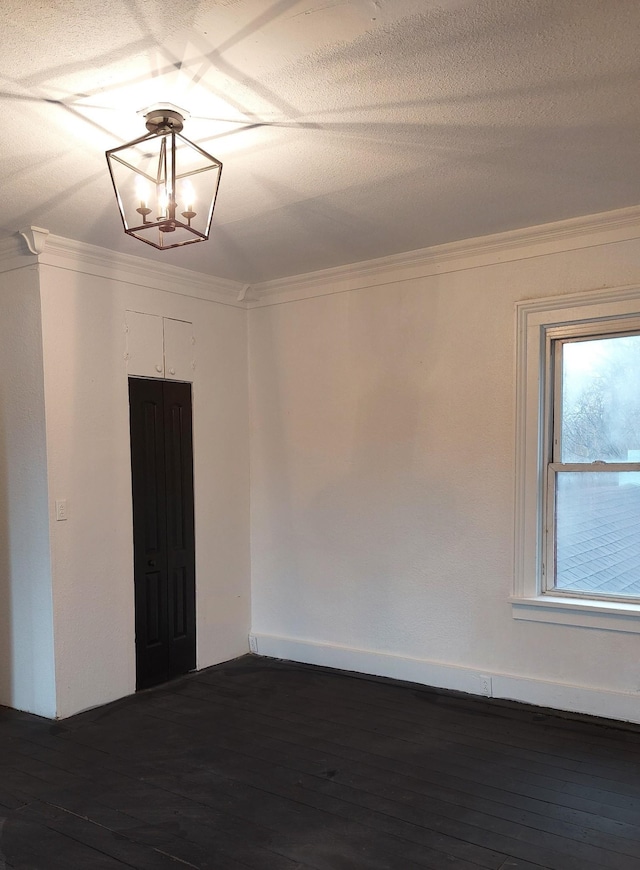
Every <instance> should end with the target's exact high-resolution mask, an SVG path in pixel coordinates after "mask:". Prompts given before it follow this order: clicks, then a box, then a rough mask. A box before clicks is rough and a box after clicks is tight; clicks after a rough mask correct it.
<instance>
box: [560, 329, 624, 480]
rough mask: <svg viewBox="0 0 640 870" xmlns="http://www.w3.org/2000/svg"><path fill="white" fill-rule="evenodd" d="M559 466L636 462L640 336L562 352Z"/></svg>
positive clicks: (574, 344) (573, 345)
mask: <svg viewBox="0 0 640 870" xmlns="http://www.w3.org/2000/svg"><path fill="white" fill-rule="evenodd" d="M561 418H562V426H561V433H562V437H561V444H562V449H561V457H560V461H561V462H565V463H566V462H595V461H603V462H638V461H640V335H622V336H614V337H611V338H601V339H592V340H586V341H585V340H582V341H569V342H566V343H564V344H563V349H562V411H561Z"/></svg>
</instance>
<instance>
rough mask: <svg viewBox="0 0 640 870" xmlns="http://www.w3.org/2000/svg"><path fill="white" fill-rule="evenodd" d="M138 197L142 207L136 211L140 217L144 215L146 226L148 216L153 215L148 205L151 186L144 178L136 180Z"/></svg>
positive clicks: (143, 219) (143, 220)
mask: <svg viewBox="0 0 640 870" xmlns="http://www.w3.org/2000/svg"><path fill="white" fill-rule="evenodd" d="M136 197H137V199H138V201H139V202H140V206H139V208H137V209H136V211H137V212H138V214H139V215H142V222H143V223H145V224H146V223H147V215H150V214H151V209H150V208H149V207H148V205H147V203H148V202H149V185H148V184H147V182H146V181H145V180H144V178H137V179H136Z"/></svg>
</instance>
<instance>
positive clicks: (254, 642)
mask: <svg viewBox="0 0 640 870" xmlns="http://www.w3.org/2000/svg"><path fill="white" fill-rule="evenodd" d="M249 649H250V650H251V652H252V653H257V652H258V638H257V637H256V636H255V634H250V635H249Z"/></svg>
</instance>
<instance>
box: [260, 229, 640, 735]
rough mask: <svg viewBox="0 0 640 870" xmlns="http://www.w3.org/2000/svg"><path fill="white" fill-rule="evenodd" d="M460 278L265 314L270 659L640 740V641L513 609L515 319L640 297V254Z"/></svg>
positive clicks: (574, 258)
mask: <svg viewBox="0 0 640 870" xmlns="http://www.w3.org/2000/svg"><path fill="white" fill-rule="evenodd" d="M636 234H637V233H636ZM498 259H499V258H498ZM455 268H456V266H455V264H453V263H449V264H448V266H447V269H448V270H449V271H448V272H447V273H446V274H440V275H438V274H432V275H430V276H428V277H423V278H419V277H417V278H412V279H410V280H403V281H397V282H395V283H394V280H393V278H390V279H389V281H388V283H387V284H386V285H385V286H377V287H369V288H368V289H360V290H352V291H350V292H341V293H337V294H335V295H325V296H316V297H313V298H307V299H302V300H300V301H291V302H288V303H285V304H277V305H272V306H268V307H261V308H260V307H258V308H254V309H253V310H252V311H250V312H249V323H250V327H249V346H250V401H251V416H252V437H251V485H252V509H251V529H252V531H251V555H252V583H253V622H252V632H253V633H254V635H255V636H256V641H257V646H258V650H259V651H260V652H261V653H264V654H266V655H275V656H283V657H290V658H294V659H298V660H301V661H310V662H317V663H321V664H327V665H336V666H338V667H343V668H347V669H353V670H360V671H364V672H370V673H377V674H387V675H390V676H395V677H400V678H405V679H413V680H417V681H419V682H424V683H430V684H433V685H441V686H449V687H451V688H457V689H463V690H466V691H476V692H479V691H480V681H479V677H480V675H481V674H486V675H489V676H491V677H492V678H493V688H494V694H496V695H502V696H503V697H512V698H520V699H521V700H528V701H532V702H534V703H541V704H548V705H550V706H555V707H561V708H565V709H570V710H581V711H583V712H591V713H598V714H601V715H610V716H614V717H615V716H619V717H620V718H628V719H635V720H636V721H640V701H639V699H638V691H639V688H640V672H639V670H638V643H639V640H638V635H637V634H635V635H634V634H625V633H619V632H613V631H604V630H599V629H586V628H579V627H567V626H559V625H547V624H540V623H534V622H523V621H516V620H514V619H513V617H512V614H511V605H510V602H509V597H510V595H511V594H512V588H513V560H514V534H513V524H514V514H513V512H514V486H515V480H514V447H515V437H514V427H515V421H514V409H515V401H514V400H515V396H514V385H515V378H514V365H515V362H514V357H515V351H514V341H515V312H514V303H515V302H516V301H517V300H523V299H533V298H537V297H543V296H551V295H556V294H565V293H566V294H568V293H572V292H577V291H582V290H587V289H592V288H602V287H606V286H616V285H623V284H632V283H634V282H636V283H637V284H638V286H639V287H640V241H637V240H635V241H624V242H619V243H612V244H606V245H598V246H595V247H585V248H583V249H582V250H574V251H566V252H558V253H553V254H547V255H540V248H539V247H537V248H536V247H535V246H532V247H531V250H528V251H527V250H524V251H523V252H522V258H521V259H519V260H517V261H512V262H503V263H497V264H494V265H487V266H482V267H477V268H466V269H463V270H461V271H455ZM432 271H435V270H432ZM343 284H344V285H345V286H346V285H348V280H346V279H345V281H343ZM324 289H325V291H326V292H328V293H330V292H331V291H332V290H333V289H335V288H332V286H331V283H330V282H329V283H327V285H326V287H325V288H324ZM314 292H316V293H317V292H322V287H321V286H320V284H318V282H316V283H315V284H314ZM639 300H640V295H639ZM639 304H640V302H639Z"/></svg>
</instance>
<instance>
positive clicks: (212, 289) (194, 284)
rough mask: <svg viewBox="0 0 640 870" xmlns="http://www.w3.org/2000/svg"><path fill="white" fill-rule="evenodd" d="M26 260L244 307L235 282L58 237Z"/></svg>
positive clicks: (52, 236)
mask: <svg viewBox="0 0 640 870" xmlns="http://www.w3.org/2000/svg"><path fill="white" fill-rule="evenodd" d="M30 260H31V261H32V262H38V263H39V264H40V265H42V266H50V267H52V268H56V269H68V270H69V271H72V272H80V273H83V274H85V275H94V276H97V277H100V278H108V279H110V280H112V281H123V282H126V283H128V284H136V285H138V286H143V287H152V288H154V289H156V290H164V291H166V292H167V293H177V294H179V295H181V296H192V297H195V298H198V299H206V300H208V301H211V302H219V303H221V304H223V305H232V306H234V307H236V308H244V307H246V306H245V303H244V302H241V301H238V296H239V295H240V293H241V291H242V288H243V286H244V285H243V284H241V283H240V282H238V281H230V280H227V279H225V278H216V277H212V276H210V275H205V274H203V273H201V272H193V271H191V270H190V269H184V268H181V267H180V266H171V265H168V264H164V263H158V262H156V261H153V260H147V259H145V258H144V257H136V256H134V255H132V254H123V253H120V252H117V251H109V250H107V249H106V248H100V247H98V246H97V245H90V244H87V243H86V242H77V241H74V240H73V239H65V238H63V237H62V236H55V235H49V236H48V238H47V243H46V246H45V248H44V250H43V252H42V253H41V254H39V255H38V256H37V257H36V256H31V257H30Z"/></svg>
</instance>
